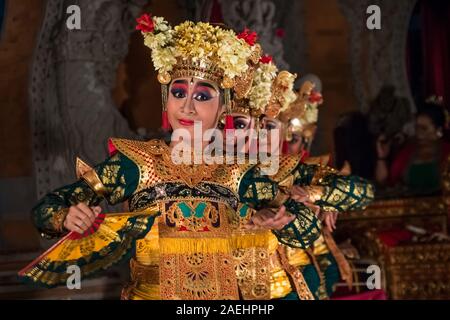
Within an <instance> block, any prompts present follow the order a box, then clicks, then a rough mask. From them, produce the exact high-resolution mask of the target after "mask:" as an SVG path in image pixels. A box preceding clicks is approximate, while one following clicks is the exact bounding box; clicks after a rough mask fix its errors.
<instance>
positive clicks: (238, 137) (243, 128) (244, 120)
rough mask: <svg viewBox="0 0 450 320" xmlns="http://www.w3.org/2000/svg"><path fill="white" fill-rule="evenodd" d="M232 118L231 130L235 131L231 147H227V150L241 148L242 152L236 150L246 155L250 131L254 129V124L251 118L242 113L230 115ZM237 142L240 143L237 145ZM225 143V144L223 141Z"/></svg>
mask: <svg viewBox="0 0 450 320" xmlns="http://www.w3.org/2000/svg"><path fill="white" fill-rule="evenodd" d="M231 116H232V117H233V129H235V138H234V140H233V145H232V146H229V148H234V147H236V148H237V147H238V145H239V146H242V147H243V150H237V151H239V152H243V153H248V150H249V143H250V141H249V134H250V130H252V129H254V125H255V122H254V120H253V118H252V117H251V116H249V115H247V114H243V113H237V112H235V113H232V114H231ZM238 141H240V142H241V143H240V144H238ZM225 142H227V141H226V140H225Z"/></svg>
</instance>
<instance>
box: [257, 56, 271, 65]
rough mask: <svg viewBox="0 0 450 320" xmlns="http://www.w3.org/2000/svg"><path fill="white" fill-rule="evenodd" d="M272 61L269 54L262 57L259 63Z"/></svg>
mask: <svg viewBox="0 0 450 320" xmlns="http://www.w3.org/2000/svg"><path fill="white" fill-rule="evenodd" d="M272 61H273V58H272V56H269V55H268V54H266V55H264V56H262V57H261V58H260V59H259V62H261V63H264V64H268V63H271V62H272Z"/></svg>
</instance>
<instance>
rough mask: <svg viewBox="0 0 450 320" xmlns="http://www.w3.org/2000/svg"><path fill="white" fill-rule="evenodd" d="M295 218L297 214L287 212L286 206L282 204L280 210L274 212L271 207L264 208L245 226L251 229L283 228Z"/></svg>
mask: <svg viewBox="0 0 450 320" xmlns="http://www.w3.org/2000/svg"><path fill="white" fill-rule="evenodd" d="M294 219H295V216H294V215H293V214H290V213H289V212H286V207H285V206H281V207H280V209H279V210H278V212H274V211H273V210H271V209H262V210H260V211H258V212H257V213H256V214H255V215H253V217H251V218H250V221H249V222H248V224H247V225H246V226H245V228H246V229H249V230H256V229H271V230H281V229H283V228H284V227H285V226H286V225H287V224H289V223H291V222H292V221H293V220H294Z"/></svg>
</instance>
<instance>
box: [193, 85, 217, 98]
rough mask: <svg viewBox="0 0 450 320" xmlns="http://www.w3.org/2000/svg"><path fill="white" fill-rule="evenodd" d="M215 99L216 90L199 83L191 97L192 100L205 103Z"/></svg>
mask: <svg viewBox="0 0 450 320" xmlns="http://www.w3.org/2000/svg"><path fill="white" fill-rule="evenodd" d="M215 97H217V90H216V89H215V88H214V87H213V86H212V85H211V84H209V83H207V82H199V83H198V84H197V86H196V88H195V92H194V94H193V96H192V98H193V99H195V100H196V101H199V102H206V101H209V100H211V99H214V98H215Z"/></svg>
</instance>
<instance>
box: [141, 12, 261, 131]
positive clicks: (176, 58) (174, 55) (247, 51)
mask: <svg viewBox="0 0 450 320" xmlns="http://www.w3.org/2000/svg"><path fill="white" fill-rule="evenodd" d="M137 22H138V25H137V27H136V29H137V30H140V31H141V32H142V35H143V36H144V43H145V45H146V46H147V47H149V48H150V49H151V50H152V54H151V56H152V61H153V64H154V67H155V69H156V70H157V71H158V81H159V82H160V83H161V85H162V97H163V111H164V112H165V107H166V102H167V85H168V84H169V83H170V82H171V81H172V79H174V78H177V77H191V76H194V77H199V78H203V79H207V80H210V81H213V82H215V83H217V84H218V85H220V87H221V88H222V89H224V92H225V104H226V106H227V111H228V113H229V112H230V108H231V99H230V95H231V94H230V90H233V91H234V92H235V94H236V95H238V96H245V95H246V94H247V92H248V90H249V87H250V85H251V83H250V84H248V81H245V78H252V77H253V74H252V72H254V70H253V69H252V64H256V63H258V61H259V59H260V56H261V47H260V46H259V45H258V44H256V43H255V41H256V33H254V32H250V31H249V30H247V29H246V30H244V32H243V33H241V34H239V35H236V34H235V33H234V31H232V30H225V29H223V28H221V27H219V26H213V25H211V24H209V23H204V22H198V23H194V22H191V21H186V22H183V23H182V24H180V25H178V26H176V27H174V28H172V27H171V26H170V25H169V24H168V22H167V21H165V20H164V18H161V17H151V16H150V15H149V14H144V15H142V16H141V17H140V18H138V19H137ZM231 123H232V121H231Z"/></svg>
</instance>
